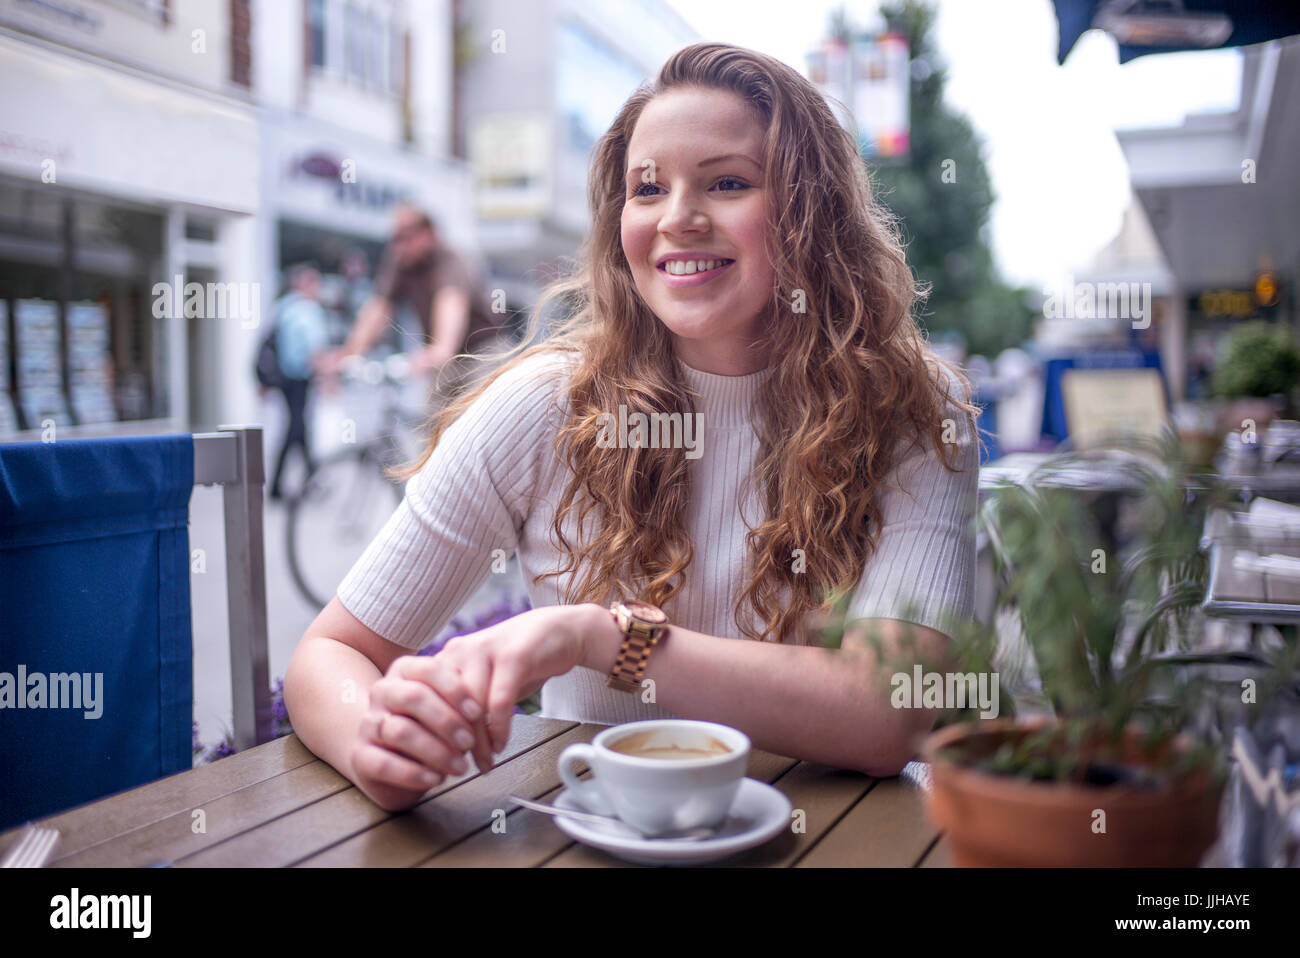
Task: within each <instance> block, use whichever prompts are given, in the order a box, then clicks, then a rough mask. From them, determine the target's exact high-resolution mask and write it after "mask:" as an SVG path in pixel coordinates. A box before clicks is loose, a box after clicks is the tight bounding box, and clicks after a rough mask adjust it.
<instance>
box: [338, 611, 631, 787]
mask: <svg viewBox="0 0 1300 958" xmlns="http://www.w3.org/2000/svg"><path fill="white" fill-rule="evenodd" d="M602 616H603V622H602V621H601V618H600V617H602ZM601 627H603V628H605V629H607V630H609V629H615V630H616V626H614V623H613V620H612V618H611V617H610V615H609V613H608V612H607V611H605V610H604V609H603V608H602V607H600V606H598V605H591V604H583V605H561V606H547V607H543V608H540V609H532V610H530V611H528V612H524V613H522V614H521V615H516V616H514V617H513V618H510V619H507V620H506V621H504V622H499V623H497V624H496V625H492V626H489V627H488V628H486V629H481V630H480V631H478V632H472V633H470V634H468V635H462V636H456V637H455V638H452V639H449V640H448V641H447V643H446V645H444V646H443V647H442V649H441V650H440V651H439V652H438V653H437V654H436V655H432V656H417V655H404V656H401V657H400V658H397V659H395V660H393V663H392V665H390V666H389V668H388V670H387V672H386V673H385V674H384V676H383V677H382V678H380V679H379V680H378V681H377V682H375V684H374V685H372V686H371V687H370V698H369V707H368V709H367V711H366V712H365V713H364V714H363V716H362V718H361V721H360V723H359V725H358V729H357V736H356V739H355V740H354V742H353V747H352V751H351V754H350V761H351V766H352V772H353V776H352V777H353V781H354V782H355V783H356V784H357V787H358V788H360V789H361V790H362V791H363V792H365V793H366V794H367V795H368V796H369V797H370V798H371V799H372V800H373V801H374V802H375V803H376V804H378V805H380V806H381V807H383V808H386V809H389V810H397V809H400V808H409V807H410V806H411V805H413V804H415V802H416V801H417V800H418V799H419V798H420V796H422V795H423V794H424V793H425V792H427V791H428V790H429V789H431V788H435V787H437V786H438V785H440V784H442V782H443V780H444V779H445V778H447V777H448V776H452V775H462V774H464V773H465V772H467V771H468V770H469V765H468V762H467V756H469V755H472V756H473V758H474V763H475V765H476V766H477V767H478V769H479V771H480V772H486V771H488V770H489V769H491V768H492V765H493V761H492V756H493V755H495V754H499V753H500V752H501V751H503V750H504V749H505V747H506V742H507V739H508V738H509V735H510V720H511V718H512V716H513V714H514V707H515V703H516V702H518V701H519V700H520V699H524V698H527V697H528V696H529V695H531V694H533V693H534V692H536V691H537V690H538V689H540V688H541V687H542V685H543V684H544V683H545V682H546V680H547V679H549V678H551V677H552V676H556V675H563V674H564V673H566V672H568V671H569V670H570V669H572V668H574V667H575V666H578V665H583V664H588V662H587V656H588V654H589V652H593V651H595V650H594V649H589V647H588V646H589V643H588V641H587V639H588V637H589V636H591V635H592V634H593V632H595V631H596V630H597V629H599V628H601Z"/></svg>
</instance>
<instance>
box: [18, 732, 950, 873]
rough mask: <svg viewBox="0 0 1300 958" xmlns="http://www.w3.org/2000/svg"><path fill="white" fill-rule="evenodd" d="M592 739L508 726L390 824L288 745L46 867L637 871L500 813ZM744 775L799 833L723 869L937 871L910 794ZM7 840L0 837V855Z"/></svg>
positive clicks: (138, 796)
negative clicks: (776, 802) (772, 790)
mask: <svg viewBox="0 0 1300 958" xmlns="http://www.w3.org/2000/svg"><path fill="white" fill-rule="evenodd" d="M603 728H605V726H602V725H589V724H579V723H576V722H564V721H557V720H555V719H543V718H536V717H533V716H527V715H516V716H515V718H514V721H513V722H511V731H510V741H509V744H508V745H507V747H506V750H505V752H504V753H503V754H502V755H501V756H499V758H498V762H499V764H498V765H497V767H496V768H494V769H493V770H492V771H491V772H489V773H488V774H486V775H479V774H478V773H477V772H474V771H470V772H468V773H467V774H465V775H462V776H460V777H458V778H453V779H449V780H447V781H446V782H444V783H443V784H442V785H441V786H440V787H438V788H436V789H433V790H432V791H430V793H429V795H428V796H426V797H425V799H424V800H423V801H422V802H421V804H420V805H418V806H416V807H415V808H414V809H412V810H411V811H409V812H404V813H401V814H396V815H395V814H391V813H389V812H386V811H384V810H383V809H381V808H379V807H378V806H377V805H375V804H374V803H373V802H371V801H370V800H369V799H368V798H366V796H365V795H363V794H362V793H361V792H360V791H358V790H357V789H356V788H355V787H353V786H352V785H351V783H350V782H348V781H347V780H346V779H345V778H343V777H342V776H341V775H339V774H338V773H337V772H335V771H334V769H333V768H331V767H330V766H329V765H327V764H325V763H324V762H322V761H320V760H319V759H317V758H316V756H315V755H313V754H312V753H311V752H309V751H308V750H307V748H306V747H305V746H304V745H303V744H302V743H301V742H299V741H298V739H297V737H296V736H293V735H290V736H286V737H285V738H281V739H277V740H276V741H274V742H269V743H267V744H265V745H260V746H258V747H256V748H251V749H248V750H246V751H243V752H240V753H238V754H236V755H232V756H230V757H229V758H224V759H221V760H220V761H217V762H214V763H212V764H211V765H203V766H200V767H199V768H195V769H192V770H190V771H188V772H182V773H180V774H177V775H173V776H171V777H169V778H164V779H160V780H159V781H156V782H152V783H150V784H148V785H142V786H141V787H139V788H136V789H132V790H130V791H127V792H122V793H121V794H118V795H114V796H111V797H109V798H105V799H102V800H100V801H98V802H93V803H91V804H89V805H84V806H81V807H80V808H75V809H72V810H71V811H67V812H63V813H62V814H59V815H54V816H51V817H50V818H48V819H44V820H42V822H41V824H45V825H49V826H50V827H53V828H56V829H58V830H59V832H60V834H61V836H62V839H61V841H60V844H59V848H58V852H57V853H56V857H55V859H54V860H53V861H52V862H51V863H50V865H51V867H67V866H71V867H101V866H117V867H122V866H142V865H150V864H155V863H158V862H163V861H166V862H171V863H172V864H173V865H174V866H176V867H183V866H184V867H189V866H199V867H212V866H216V867H221V866H255V867H256V866H287V865H320V866H357V865H361V866H386V867H397V866H408V867H409V866H420V867H422V868H425V867H428V868H439V867H455V866H501V865H504V866H512V867H530V868H532V867H547V868H558V867H608V866H621V867H629V868H633V867H638V866H634V865H628V864H626V863H624V862H622V861H619V860H618V859H616V858H613V857H611V856H609V855H607V854H605V853H604V852H601V851H597V850H595V849H591V848H587V847H586V846H584V845H581V844H577V843H575V842H574V841H572V840H571V839H570V838H568V837H567V836H566V835H565V834H564V833H563V832H561V831H560V830H559V829H558V828H557V827H556V826H555V824H554V823H553V822H552V821H551V819H550V818H549V817H548V816H545V815H539V814H537V813H535V812H530V811H526V810H524V809H522V808H519V807H518V806H516V805H514V803H512V802H511V801H510V800H509V799H508V798H507V796H508V795H509V794H511V793H512V792H513V793H516V794H519V795H521V796H523V797H525V798H535V799H538V800H541V801H546V802H549V801H552V800H553V799H554V797H555V795H556V794H557V793H558V792H559V791H560V788H561V785H560V780H559V776H558V774H557V773H556V760H557V758H558V757H559V755H560V752H561V751H562V750H563V749H564V748H565V746H568V745H571V744H573V743H574V742H590V741H591V739H592V738H594V737H595V735H596V734H597V733H598V732H600V731H601V730H602V729H603ZM585 774H587V773H584V775H585ZM749 776H750V777H751V778H755V779H758V780H759V781H764V782H770V783H772V784H774V785H775V786H776V787H777V788H779V789H781V791H782V792H784V793H785V794H786V796H787V797H788V798H789V799H790V802H791V804H792V805H793V807H794V808H795V810H796V812H797V811H798V810H802V811H803V813H804V814H803V816H802V820H803V823H804V830H803V831H801V832H796V830H795V829H794V828H792V829H791V830H790V831H787V832H785V833H783V834H781V835H779V836H777V837H776V838H775V839H773V840H772V841H770V842H768V843H767V844H766V845H763V846H760V847H758V848H754V849H750V850H749V851H746V852H742V853H741V854H739V855H736V856H735V857H733V858H730V859H727V860H726V861H725V864H728V865H742V866H765V867H781V866H790V865H797V866H818V865H821V866H861V865H892V866H901V867H912V866H916V865H922V866H925V867H932V866H946V865H947V864H949V861H948V855H947V850H946V847H945V844H944V842H943V841H942V840H941V838H940V836H939V833H938V831H937V829H935V828H934V826H932V825H931V824H930V823H929V821H928V820H927V819H926V817H925V815H924V812H923V809H922V798H921V795H920V793H918V792H917V791H916V790H915V789H914V788H913V787H912V786H910V785H907V784H904V783H903V782H902V781H900V780H899V779H873V778H870V777H868V776H866V775H862V774H859V773H856V772H846V771H840V770H836V769H831V768H826V767H824V766H818V765H810V764H808V763H806V762H799V761H796V760H794V759H791V758H782V757H780V756H777V755H772V754H769V753H767V752H758V751H755V752H754V753H753V754H752V755H751V756H750V761H749ZM494 822H496V823H497V824H496V826H495V830H494ZM501 822H504V826H505V830H504V832H503V831H502V826H501ZM200 824H201V825H202V828H201V829H200V827H199V826H200ZM20 831H21V829H12V830H10V831H8V832H6V833H4V834H3V835H0V856H3V854H4V851H5V849H7V848H8V847H9V845H11V844H12V843H13V842H14V841H15V840H16V839H17V836H18V834H19V833H20Z"/></svg>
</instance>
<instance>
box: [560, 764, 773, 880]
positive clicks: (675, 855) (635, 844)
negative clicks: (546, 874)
mask: <svg viewBox="0 0 1300 958" xmlns="http://www.w3.org/2000/svg"><path fill="white" fill-rule="evenodd" d="M554 804H556V805H558V806H559V807H560V808H569V809H573V810H574V811H587V809H586V808H585V807H584V806H582V805H579V804H578V803H577V802H576V801H575V800H574V799H573V798H572V797H571V796H570V795H569V790H568V789H567V788H566V789H564V790H563V791H561V792H560V794H559V795H557V796H556V797H555V799H554ZM790 811H791V809H790V799H788V798H786V797H785V795H783V794H782V793H781V792H780V791H778V790H777V789H775V788H773V787H772V786H771V785H768V784H767V783H766V782H759V781H755V780H754V779H752V778H746V779H743V780H742V781H741V783H740V790H739V791H738V792H737V793H736V800H735V802H734V803H732V806H731V811H730V812H729V813H728V814H727V820H726V821H725V822H723V823H722V827H721V828H719V830H718V834H717V835H715V836H714V837H712V838H705V839H701V840H700V841H698V842H683V841H664V840H662V839H654V838H645V839H635V838H625V837H624V836H623V835H622V834H621V833H620V832H618V831H616V830H615V828H614V827H613V826H610V825H602V824H599V823H596V822H584V821H580V820H579V819H576V818H566V817H564V816H563V815H557V816H555V824H556V825H557V826H558V827H559V829H560V831H562V832H564V834H566V835H568V836H569V837H570V838H572V839H573V840H574V841H579V842H582V844H584V845H590V846H591V847H592V848H599V849H601V850H602V851H606V852H609V853H610V854H611V855H613V856H615V857H616V858H621V859H623V860H624V861H629V862H633V863H635V864H637V865H702V864H704V863H706V862H714V861H717V860H719V859H721V858H727V857H728V856H730V855H735V854H736V853H737V852H743V851H744V850H745V849H747V848H753V847H754V846H756V845H761V844H763V843H764V842H766V841H770V840H771V839H772V838H774V837H775V836H777V835H778V834H780V833H781V831H782V830H783V829H786V828H789V827H790Z"/></svg>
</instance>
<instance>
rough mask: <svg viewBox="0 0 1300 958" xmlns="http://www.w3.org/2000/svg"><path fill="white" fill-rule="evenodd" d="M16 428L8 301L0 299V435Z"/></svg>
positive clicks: (16, 418)
mask: <svg viewBox="0 0 1300 958" xmlns="http://www.w3.org/2000/svg"><path fill="white" fill-rule="evenodd" d="M17 430H18V417H17V416H16V415H15V414H14V404H13V399H12V397H11V396H10V393H9V303H8V301H6V300H3V299H0V435H7V434H9V433H12V432H16V431H17Z"/></svg>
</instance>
